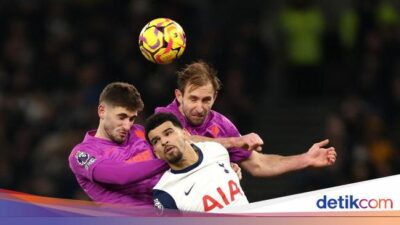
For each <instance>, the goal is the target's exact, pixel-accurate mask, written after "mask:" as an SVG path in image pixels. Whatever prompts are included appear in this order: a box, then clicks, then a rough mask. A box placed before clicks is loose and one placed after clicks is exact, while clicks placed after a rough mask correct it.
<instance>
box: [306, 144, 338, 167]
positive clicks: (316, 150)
mask: <svg viewBox="0 0 400 225" xmlns="http://www.w3.org/2000/svg"><path fill="white" fill-rule="evenodd" d="M328 144H329V140H328V139H325V140H323V141H321V142H318V143H315V144H313V146H311V148H310V149H309V150H308V152H307V153H306V155H307V157H308V158H309V160H310V165H311V166H315V167H322V166H330V165H333V164H334V163H335V161H336V151H335V148H334V147H329V148H324V147H325V146H327V145H328Z"/></svg>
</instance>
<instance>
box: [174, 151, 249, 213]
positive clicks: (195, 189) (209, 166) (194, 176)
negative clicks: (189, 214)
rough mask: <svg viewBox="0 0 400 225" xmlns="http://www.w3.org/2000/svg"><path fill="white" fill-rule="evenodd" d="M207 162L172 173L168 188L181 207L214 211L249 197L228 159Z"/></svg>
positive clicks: (190, 209)
mask: <svg viewBox="0 0 400 225" xmlns="http://www.w3.org/2000/svg"><path fill="white" fill-rule="evenodd" d="M203 163H204V164H203V165H201V166H199V168H197V169H196V170H193V171H190V172H189V173H185V174H171V177H170V178H169V180H170V182H169V184H167V185H166V191H167V192H168V193H169V194H170V195H171V196H172V197H173V199H174V200H175V202H176V204H177V207H178V208H179V209H180V210H184V211H199V212H212V211H216V210H218V209H222V208H224V207H226V206H229V205H231V204H236V203H237V202H240V201H242V200H243V198H245V196H244V194H243V191H242V189H241V187H240V184H239V180H238V178H237V176H236V174H235V172H234V171H233V170H232V168H231V167H230V163H229V161H228V160H225V159H223V158H217V159H215V160H209V161H208V162H207V161H206V162H203ZM246 201H247V200H246Z"/></svg>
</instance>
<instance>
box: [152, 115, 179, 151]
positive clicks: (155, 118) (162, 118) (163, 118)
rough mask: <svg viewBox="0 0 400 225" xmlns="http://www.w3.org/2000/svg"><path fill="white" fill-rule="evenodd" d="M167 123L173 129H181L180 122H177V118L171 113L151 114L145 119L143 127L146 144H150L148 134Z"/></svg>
mask: <svg viewBox="0 0 400 225" xmlns="http://www.w3.org/2000/svg"><path fill="white" fill-rule="evenodd" d="M167 121H169V122H171V123H172V124H173V125H174V126H175V127H178V128H181V129H183V126H182V124H181V122H179V120H178V118H176V116H175V115H174V114H172V113H156V114H153V115H151V116H150V117H149V118H147V119H146V122H145V125H144V129H145V134H146V140H147V142H149V143H150V140H149V132H150V131H151V130H153V129H155V128H156V127H158V126H160V125H161V124H163V123H164V122H167ZM150 144H151V143H150Z"/></svg>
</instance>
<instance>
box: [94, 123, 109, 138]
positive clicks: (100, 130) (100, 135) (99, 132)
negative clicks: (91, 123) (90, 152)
mask: <svg viewBox="0 0 400 225" xmlns="http://www.w3.org/2000/svg"><path fill="white" fill-rule="evenodd" d="M94 136H95V137H97V138H101V139H106V140H109V141H110V138H108V135H107V134H106V132H105V130H104V129H103V126H102V124H101V122H100V123H99V126H98V127H97V130H96V134H95V135H94Z"/></svg>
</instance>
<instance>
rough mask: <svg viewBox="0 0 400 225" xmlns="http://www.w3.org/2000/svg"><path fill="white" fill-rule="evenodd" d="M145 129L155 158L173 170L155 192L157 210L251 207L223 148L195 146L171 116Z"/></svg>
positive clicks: (150, 120)
mask: <svg viewBox="0 0 400 225" xmlns="http://www.w3.org/2000/svg"><path fill="white" fill-rule="evenodd" d="M145 127H146V128H145V132H146V138H147V140H148V142H149V143H151V145H152V146H153V150H154V153H155V155H156V156H157V157H158V158H160V159H162V160H165V161H166V162H167V163H168V165H169V166H170V169H169V170H168V171H167V172H165V173H164V175H163V176H162V177H161V179H160V181H159V182H158V183H157V184H156V186H155V187H154V189H153V197H154V205H155V206H156V207H157V208H158V209H163V208H168V209H178V210H181V211H196V212H217V211H218V210H220V209H222V208H226V207H230V206H238V205H245V204H248V203H249V202H248V200H247V198H246V196H245V194H244V193H243V189H242V187H241V186H240V183H239V178H238V176H237V175H236V174H235V172H234V171H233V170H232V168H231V167H230V165H229V163H230V160H229V154H228V151H227V150H226V148H224V147H223V146H222V145H221V144H219V143H217V142H198V143H192V142H191V141H190V140H189V135H188V133H187V132H186V131H184V130H183V127H182V124H181V123H180V122H179V121H178V119H177V118H176V117H175V116H174V115H173V114H171V113H159V114H154V115H153V116H151V117H149V118H148V120H147V121H146V126H145Z"/></svg>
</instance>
